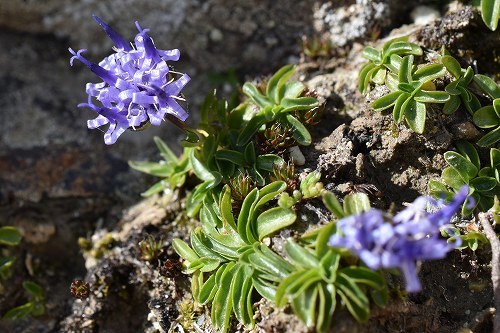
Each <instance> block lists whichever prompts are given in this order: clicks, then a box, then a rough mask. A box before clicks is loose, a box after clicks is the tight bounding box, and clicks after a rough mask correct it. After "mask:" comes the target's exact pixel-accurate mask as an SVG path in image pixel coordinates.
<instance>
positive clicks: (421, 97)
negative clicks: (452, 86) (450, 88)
mask: <svg viewBox="0 0 500 333" xmlns="http://www.w3.org/2000/svg"><path fill="white" fill-rule="evenodd" d="M414 99H415V101H417V102H422V103H446V102H447V101H448V100H449V99H450V94H448V93H447V92H444V91H428V90H420V91H419V92H417V93H416V94H415V96H414Z"/></svg>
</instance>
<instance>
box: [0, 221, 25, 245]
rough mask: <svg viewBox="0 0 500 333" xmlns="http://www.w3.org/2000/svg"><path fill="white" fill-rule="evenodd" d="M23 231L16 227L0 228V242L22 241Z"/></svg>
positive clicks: (17, 242)
mask: <svg viewBox="0 0 500 333" xmlns="http://www.w3.org/2000/svg"><path fill="white" fill-rule="evenodd" d="M21 238H22V236H21V233H20V232H19V231H18V230H17V229H16V228H14V227H11V226H5V227H1V228H0V244H2V245H17V244H19V242H21Z"/></svg>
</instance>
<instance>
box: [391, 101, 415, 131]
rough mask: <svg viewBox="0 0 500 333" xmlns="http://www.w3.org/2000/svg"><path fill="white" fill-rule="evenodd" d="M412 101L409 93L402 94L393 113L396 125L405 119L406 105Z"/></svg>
mask: <svg viewBox="0 0 500 333" xmlns="http://www.w3.org/2000/svg"><path fill="white" fill-rule="evenodd" d="M410 100H411V95H410V94H409V93H402V94H401V95H400V96H399V97H398V99H397V100H396V103H395V104H394V110H393V111H392V118H393V119H394V122H395V123H396V124H399V123H400V122H401V121H402V120H403V119H404V115H405V111H406V109H405V108H406V105H408V103H409V102H410Z"/></svg>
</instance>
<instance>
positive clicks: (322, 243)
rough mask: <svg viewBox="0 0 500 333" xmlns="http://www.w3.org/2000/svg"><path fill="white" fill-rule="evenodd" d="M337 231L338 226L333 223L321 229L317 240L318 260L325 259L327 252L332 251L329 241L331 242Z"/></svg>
mask: <svg viewBox="0 0 500 333" xmlns="http://www.w3.org/2000/svg"><path fill="white" fill-rule="evenodd" d="M335 229H336V225H335V223H333V222H330V223H328V224H327V225H325V226H323V227H321V229H320V231H319V234H318V238H317V240H316V256H317V257H318V258H323V256H324V255H325V254H326V252H328V250H329V249H330V247H329V245H328V241H329V240H330V236H331V235H333V233H334V232H335Z"/></svg>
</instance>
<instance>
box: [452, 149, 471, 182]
mask: <svg viewBox="0 0 500 333" xmlns="http://www.w3.org/2000/svg"><path fill="white" fill-rule="evenodd" d="M444 159H445V160H446V162H447V163H448V164H449V165H450V166H451V167H453V168H454V169H455V170H456V171H457V172H458V173H459V174H460V177H462V179H463V180H464V181H465V182H466V183H468V182H469V180H471V179H472V178H474V177H476V175H477V172H478V171H479V170H478V168H477V167H476V166H475V165H474V164H473V163H472V162H471V161H469V160H468V159H466V158H465V157H463V156H462V155H460V154H459V153H456V152H454V151H447V152H446V153H444Z"/></svg>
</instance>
